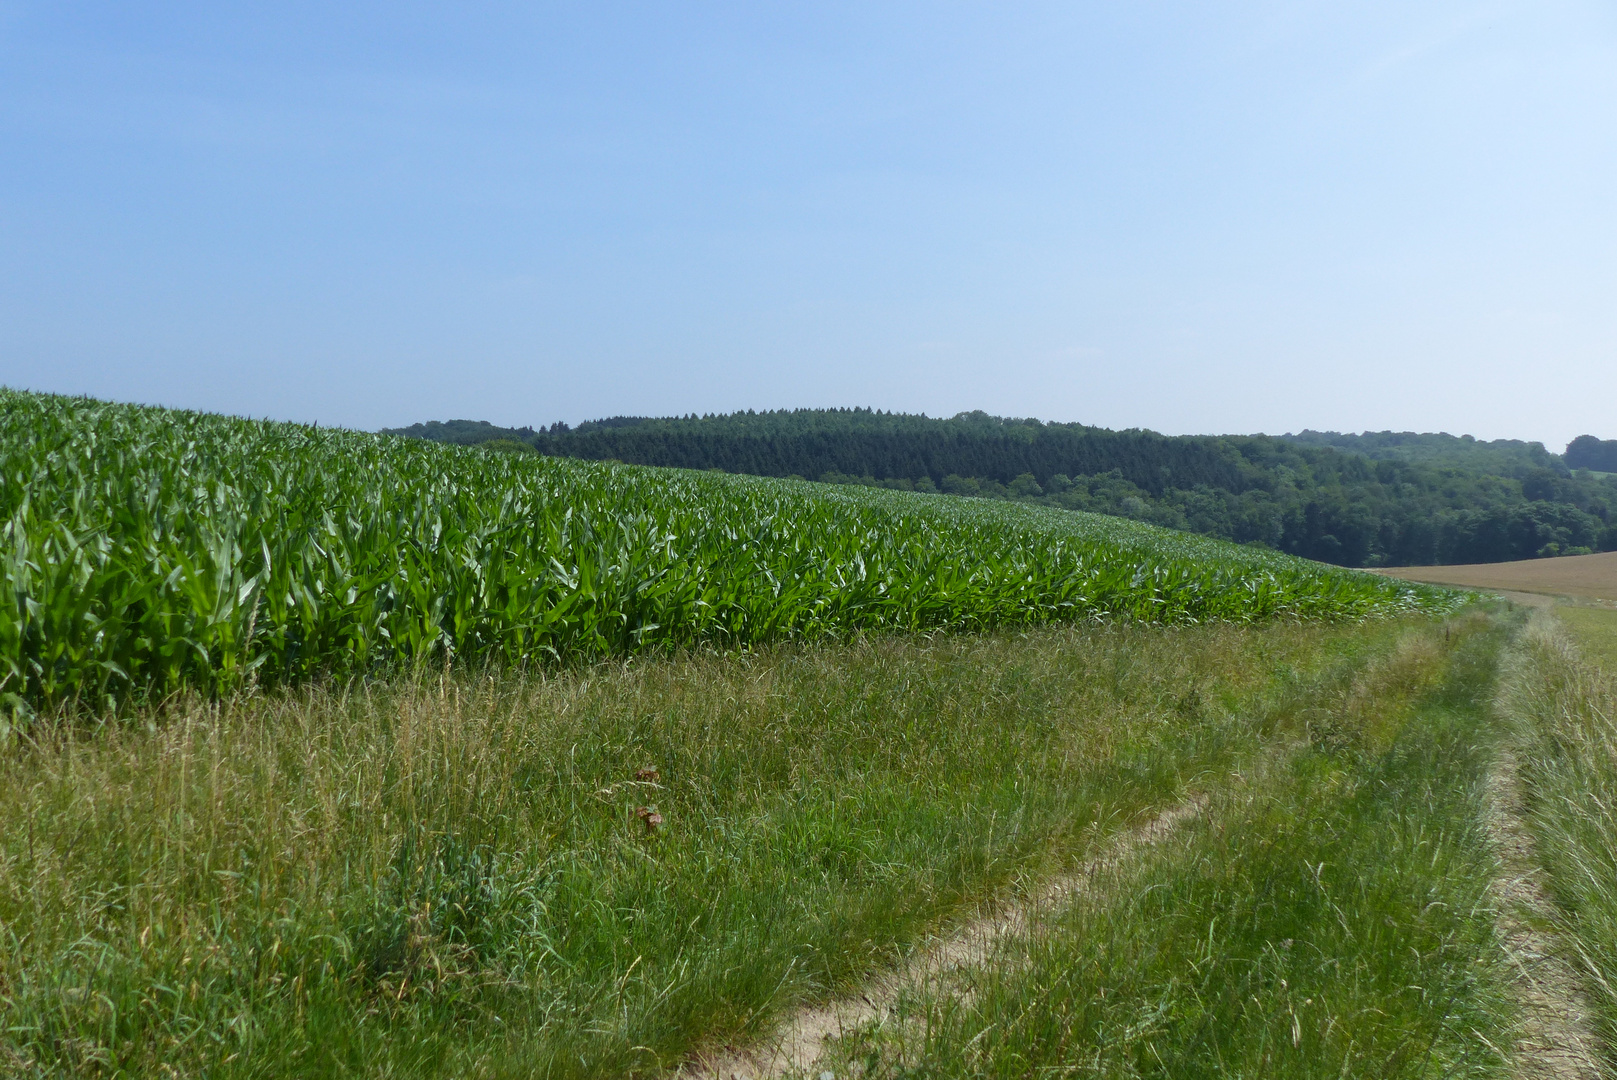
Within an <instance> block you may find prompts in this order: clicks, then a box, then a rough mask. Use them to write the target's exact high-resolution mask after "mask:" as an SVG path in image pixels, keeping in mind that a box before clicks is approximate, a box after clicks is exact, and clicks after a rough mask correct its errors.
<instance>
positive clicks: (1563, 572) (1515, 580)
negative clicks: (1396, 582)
mask: <svg viewBox="0 0 1617 1080" xmlns="http://www.w3.org/2000/svg"><path fill="white" fill-rule="evenodd" d="M1377 573H1380V574H1384V575H1386V576H1387V577H1396V578H1404V579H1405V580H1408V581H1424V582H1429V583H1431V584H1435V585H1463V586H1467V587H1469V588H1473V589H1491V590H1496V591H1506V590H1508V591H1514V592H1522V593H1538V594H1544V595H1550V596H1571V597H1580V598H1583V599H1589V600H1609V601H1617V551H1603V552H1601V553H1599V554H1598V555H1563V556H1560V557H1558V558H1553V559H1523V560H1520V561H1518V562H1503V563H1470V564H1465V565H1461V566H1389V567H1386V568H1383V569H1381V570H1379V571H1377Z"/></svg>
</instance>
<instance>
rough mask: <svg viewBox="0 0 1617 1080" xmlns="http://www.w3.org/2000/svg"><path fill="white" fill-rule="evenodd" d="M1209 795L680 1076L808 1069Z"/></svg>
mask: <svg viewBox="0 0 1617 1080" xmlns="http://www.w3.org/2000/svg"><path fill="white" fill-rule="evenodd" d="M1206 806H1207V798H1206V796H1204V795H1197V796H1194V797H1192V798H1190V799H1187V800H1185V801H1184V802H1182V803H1178V804H1177V805H1175V806H1172V807H1169V808H1168V809H1166V810H1163V811H1161V812H1160V813H1158V814H1156V815H1154V816H1153V817H1150V818H1148V819H1147V820H1145V821H1143V822H1141V823H1140V824H1138V825H1135V826H1133V827H1131V828H1129V829H1126V830H1124V831H1123V832H1121V833H1120V834H1118V835H1117V836H1115V837H1113V838H1112V840H1111V842H1110V843H1108V844H1107V845H1106V847H1105V849H1104V850H1103V851H1101V852H1100V853H1099V854H1097V855H1095V856H1094V857H1093V858H1091V859H1089V860H1088V861H1087V862H1085V863H1084V864H1083V865H1082V866H1080V867H1079V868H1078V869H1076V870H1074V871H1072V872H1070V873H1066V874H1062V875H1060V876H1059V877H1056V878H1053V879H1052V880H1050V881H1048V882H1046V883H1045V885H1044V886H1043V887H1042V888H1041V889H1039V890H1038V891H1037V892H1036V893H1035V894H1033V895H1032V896H1030V897H1028V898H1026V899H1024V900H1020V901H1017V902H1014V903H1011V904H1008V905H1006V906H1004V907H1002V908H1000V909H998V910H997V911H995V912H993V913H992V914H989V915H985V916H983V917H981V918H977V919H973V920H971V921H970V922H967V923H965V924H964V925H962V926H960V927H957V928H956V929H955V931H954V932H953V933H952V934H950V935H949V936H948V937H947V938H944V939H942V940H939V941H936V942H934V943H932V944H931V945H929V946H927V947H925V948H923V949H920V950H918V951H917V952H916V953H915V954H914V955H913V956H912V957H911V958H910V959H909V960H908V961H907V962H906V963H904V964H903V965H902V966H901V967H900V968H898V969H897V970H896V971H893V972H890V973H888V974H886V975H883V976H880V977H878V978H876V979H874V980H872V981H871V982H870V983H868V984H866V985H865V986H864V987H863V988H862V989H861V990H860V991H858V992H857V993H854V994H850V995H848V996H846V997H842V998H839V999H837V1000H835V1001H832V1002H830V1003H828V1004H824V1005H816V1006H809V1007H805V1008H801V1009H798V1010H797V1011H795V1012H794V1013H792V1014H791V1015H790V1016H788V1017H787V1018H786V1020H784V1021H783V1022H782V1023H781V1024H780V1025H779V1026H778V1027H776V1029H775V1030H774V1032H773V1033H772V1034H771V1035H770V1036H769V1037H767V1038H766V1039H764V1040H762V1041H761V1042H759V1043H758V1044H757V1045H755V1046H752V1047H749V1048H745V1049H737V1048H730V1047H727V1048H725V1050H724V1051H723V1052H721V1053H717V1054H710V1055H704V1056H700V1057H698V1058H697V1059H695V1060H693V1061H691V1062H690V1063H688V1064H687V1065H686V1066H685V1067H683V1068H682V1069H680V1071H679V1072H678V1074H677V1076H678V1077H680V1078H683V1080H766V1078H772V1077H780V1076H790V1075H795V1074H799V1073H803V1072H806V1071H807V1070H808V1069H810V1068H811V1067H812V1066H813V1065H814V1063H815V1062H816V1061H818V1060H819V1059H820V1057H821V1055H822V1054H823V1053H824V1052H825V1050H826V1049H827V1048H828V1044H829V1043H830V1042H831V1040H833V1039H835V1038H837V1037H838V1036H839V1035H841V1034H842V1033H844V1032H847V1031H853V1030H856V1029H859V1028H862V1027H865V1026H868V1025H869V1024H871V1023H873V1022H879V1021H881V1020H883V1019H885V1018H886V1017H887V1016H888V1014H889V1013H890V1012H891V1011H892V1009H893V1006H894V1005H895V1004H896V1003H897V1001H898V998H899V996H900V995H901V994H903V993H904V992H905V991H908V990H913V989H917V988H919V987H921V986H923V985H925V984H926V983H927V982H929V981H933V980H937V979H941V978H945V977H947V976H948V975H949V974H950V973H952V972H956V971H959V970H961V969H964V968H971V967H977V966H980V965H982V964H984V963H986V962H987V961H988V960H989V959H990V958H991V957H992V955H993V952H994V949H995V947H996V946H997V945H998V943H999V942H1001V941H1003V940H1005V939H1006V938H1009V937H1012V936H1015V935H1018V934H1021V933H1024V932H1026V931H1027V930H1028V929H1029V927H1030V926H1031V925H1032V923H1033V922H1034V921H1035V920H1037V919H1038V918H1040V917H1042V916H1046V915H1049V914H1051V913H1053V912H1056V911H1059V910H1061V909H1062V908H1064V907H1066V906H1067V905H1068V904H1070V903H1072V902H1073V901H1075V900H1077V899H1079V898H1080V897H1082V896H1084V895H1086V894H1087V893H1089V892H1090V891H1091V889H1092V887H1093V884H1094V882H1095V881H1096V880H1097V878H1100V877H1101V876H1102V875H1103V874H1105V873H1106V872H1108V871H1111V870H1115V869H1116V868H1117V867H1118V866H1119V864H1121V863H1122V862H1124V861H1125V860H1126V859H1127V858H1128V857H1129V856H1130V855H1131V854H1133V853H1134V852H1136V851H1139V850H1141V849H1143V848H1146V847H1150V846H1151V845H1153V844H1157V843H1160V842H1161V841H1163V840H1165V839H1166V838H1167V837H1168V836H1169V835H1171V834H1172V833H1173V832H1174V831H1175V830H1176V829H1178V828H1179V827H1180V826H1181V825H1183V824H1184V823H1185V822H1187V821H1189V820H1190V819H1191V818H1194V817H1196V816H1197V815H1199V814H1200V813H1201V812H1202V811H1203V810H1204V809H1205V808H1206Z"/></svg>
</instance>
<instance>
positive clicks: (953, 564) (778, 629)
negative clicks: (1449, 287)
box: [0, 389, 1457, 739]
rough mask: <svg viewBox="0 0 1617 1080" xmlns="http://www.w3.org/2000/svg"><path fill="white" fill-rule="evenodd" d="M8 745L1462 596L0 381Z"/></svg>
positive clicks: (1177, 542)
mask: <svg viewBox="0 0 1617 1080" xmlns="http://www.w3.org/2000/svg"><path fill="white" fill-rule="evenodd" d="M0 574H3V576H4V580H5V583H6V592H5V595H4V597H3V598H0V739H3V736H4V730H3V729H4V727H5V725H6V724H8V723H14V722H16V721H17V720H18V719H19V718H21V719H22V720H24V721H26V719H27V717H28V716H30V715H31V714H32V713H34V712H35V711H42V712H44V713H46V714H52V713H57V714H60V713H61V712H63V711H70V712H76V713H79V714H84V713H92V714H105V713H109V712H113V711H116V710H118V709H122V708H125V707H127V705H128V704H129V702H131V701H134V702H136V703H139V702H141V701H146V702H158V701H161V700H163V699H165V698H167V697H168V696H170V695H173V694H176V693H182V692H185V691H199V692H202V693H204V694H205V695H218V694H224V693H229V692H232V691H235V690H239V689H242V688H244V687H250V686H253V685H259V686H270V685H289V684H293V683H295V682H297V681H299V680H301V679H305V678H309V677H319V676H344V675H354V674H357V675H366V676H376V675H381V674H390V675H398V674H400V673H403V674H408V673H410V671H411V670H412V669H414V668H419V667H421V666H422V665H427V666H433V667H441V666H443V664H444V663H446V662H451V661H452V662H453V663H454V664H456V665H459V666H462V667H466V666H475V667H485V666H498V667H503V668H507V669H510V668H520V667H524V666H528V667H531V666H535V665H550V664H553V663H555V662H556V661H558V660H561V661H568V662H573V661H588V660H591V659H595V658H600V657H605V656H622V655H629V654H635V653H643V652H646V651H666V650H669V649H675V648H681V647H688V646H693V645H701V646H717V647H720V648H746V647H751V646H753V645H757V644H760V643H766V642H771V641H779V640H790V639H814V638H824V637H847V636H850V635H855V634H858V633H861V632H868V631H876V630H888V631H917V630H928V629H933V628H940V627H946V628H951V629H958V630H982V629H987V628H993V627H1015V626H1025V625H1039V624H1048V623H1061V622H1082V621H1092V620H1101V619H1106V620H1128V621H1133V622H1151V623H1193V622H1207V621H1233V622H1251V621H1262V620H1266V619H1274V618H1281V619H1285V618H1310V617H1323V618H1347V619H1353V618H1360V617H1365V616H1369V615H1386V614H1397V613H1401V612H1407V611H1412V610H1428V611H1442V610H1447V609H1448V608H1451V607H1452V606H1453V605H1454V604H1455V603H1456V602H1457V601H1456V599H1455V597H1454V596H1453V595H1451V594H1449V593H1446V592H1444V591H1442V590H1438V589H1432V588H1428V587H1426V586H1418V585H1411V584H1408V583H1405V582H1398V581H1392V580H1389V579H1384V578H1378V577H1375V576H1373V575H1369V574H1361V573H1356V572H1353V571H1347V570H1340V569H1337V568H1334V567H1328V566H1324V565H1322V564H1319V563H1311V562H1307V561H1305V560H1301V559H1294V558H1289V557H1286V556H1282V555H1278V554H1275V553H1273V552H1268V551H1260V550H1255V549H1252V548H1243V547H1237V546H1235V545H1232V544H1225V543H1220V542H1218V541H1213V540H1208V539H1205V538H1201V537H1194V536H1189V535H1187V534H1183V533H1175V532H1172V531H1169V530H1165V529H1157V528H1153V527H1151V526H1147V525H1140V524H1135V523H1132V522H1125V521H1122V520H1120V519H1117V518H1107V517H1100V516H1097V515H1091V514H1079V513H1073V512H1068V511H1063V510H1055V509H1050V508H1045V507H1035V506H1027V505H1020V504H1013V503H993V502H987V501H983V500H975V499H957V498H949V497H946V496H928V495H916V494H910V493H904V492H886V491H866V490H855V489H844V488H835V489H833V488H830V487H827V486H825V485H818V484H807V483H802V482H795V481H786V480H767V479H760V478H756V477H741V476H723V475H709V474H701V473H692V472H683V471H679V470H671V469H647V468H637V467H631V466H617V465H607V464H592V463H585V462H577V461H567V460H557V459H540V458H535V457H532V456H523V455H510V454H501V453H499V452H496V451H485V450H476V449H463V448H456V447H448V446H440V445H434V444H430V443H426V442H423V441H419V440H406V439H394V438H386V437H381V436H375V435H366V434H362V433H358V432H348V431H340V430H326V429H315V428H309V427H302V426H298V425H293V424H277V423H269V422H262V421H249V420H240V419H233V418H229V417H221V416H208V415H200V414H195V413H183V412H175V411H170V410H163V409H152V408H142V407H136V406H124V405H109V404H104V403H100V402H94V401H89V400H85V399H69V398H61V397H49V396H44V395H37V394H25V393H19V392H16V391H10V390H4V389H0Z"/></svg>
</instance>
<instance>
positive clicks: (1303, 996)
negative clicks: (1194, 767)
mask: <svg viewBox="0 0 1617 1080" xmlns="http://www.w3.org/2000/svg"><path fill="white" fill-rule="evenodd" d="M1451 630H1458V631H1459V632H1458V633H1456V634H1455V635H1454V636H1453V637H1451V638H1450V640H1449V641H1447V642H1445V639H1444V633H1443V630H1442V629H1441V628H1439V629H1438V630H1437V631H1436V633H1435V634H1434V633H1433V632H1432V631H1431V630H1422V631H1419V632H1415V633H1412V634H1411V635H1410V636H1409V637H1407V638H1406V639H1405V640H1404V641H1403V642H1402V644H1401V646H1400V647H1399V648H1398V649H1397V650H1396V651H1394V652H1392V653H1391V654H1388V655H1386V656H1384V657H1382V658H1380V659H1378V660H1377V661H1376V662H1374V663H1371V664H1370V665H1368V666H1367V667H1365V668H1364V669H1362V670H1361V671H1360V672H1358V673H1357V674H1356V675H1355V676H1354V677H1352V678H1350V679H1347V680H1345V681H1344V682H1342V683H1341V684H1340V686H1339V687H1338V689H1337V692H1336V693H1334V694H1332V695H1330V697H1329V698H1328V699H1327V701H1326V702H1325V703H1323V704H1322V705H1320V706H1318V707H1314V708H1310V709H1306V710H1302V711H1300V712H1298V713H1296V714H1295V715H1294V717H1293V721H1294V723H1293V724H1292V725H1289V730H1290V732H1291V734H1292V736H1293V737H1295V738H1299V739H1300V745H1299V746H1298V748H1297V749H1295V751H1294V752H1293V753H1292V754H1290V755H1282V756H1281V757H1280V758H1278V759H1277V760H1275V761H1274V762H1273V766H1272V768H1270V769H1268V770H1267V771H1265V770H1262V769H1254V770H1252V771H1251V772H1249V774H1248V775H1247V777H1246V782H1245V783H1242V784H1236V785H1232V786H1231V787H1229V788H1228V789H1226V790H1225V791H1223V792H1222V793H1220V794H1219V795H1217V796H1215V798H1214V802H1213V805H1212V807H1211V809H1210V811H1209V813H1208V814H1207V815H1206V817H1205V819H1204V820H1203V821H1202V822H1200V823H1199V824H1198V825H1195V826H1192V827H1188V828H1186V829H1185V830H1183V831H1182V832H1181V833H1179V834H1178V835H1177V836H1176V838H1174V839H1172V840H1170V841H1169V842H1167V843H1165V844H1163V845H1161V846H1160V847H1158V848H1156V849H1153V850H1152V851H1150V852H1144V853H1141V854H1140V855H1139V856H1138V859H1137V861H1134V862H1132V863H1130V864H1128V865H1126V866H1125V867H1123V868H1122V869H1121V870H1119V871H1117V872H1116V873H1114V874H1113V875H1111V876H1107V877H1104V878H1103V879H1102V880H1100V881H1097V882H1096V884H1095V887H1094V888H1093V890H1092V891H1091V892H1090V893H1089V895H1088V897H1087V898H1086V899H1083V900H1081V901H1080V902H1079V903H1077V904H1075V905H1074V906H1073V907H1072V908H1071V909H1070V910H1069V911H1068V912H1067V913H1066V914H1065V915H1064V916H1063V917H1060V918H1057V919H1055V920H1054V921H1053V923H1052V924H1051V925H1048V926H1045V927H1042V928H1040V929H1039V930H1038V931H1037V932H1035V933H1032V934H1030V935H1028V936H1026V937H1023V938H1020V939H1017V940H1014V941H1012V942H1011V943H1009V944H1008V945H1007V946H1006V948H1005V949H1004V951H1003V953H1002V954H1001V955H1000V956H998V957H996V963H994V964H991V965H987V966H986V967H985V969H984V970H980V971H975V972H973V973H971V974H969V975H968V976H967V977H965V978H964V979H963V980H962V981H961V982H960V983H959V984H957V985H945V986H943V987H941V988H940V987H933V988H931V989H930V990H928V991H926V992H923V993H917V994H915V995H912V996H911V997H910V998H909V999H908V1000H906V1001H905V1003H904V1004H903V1005H902V1006H901V1008H900V1010H899V1015H898V1017H897V1018H895V1020H894V1021H893V1022H892V1023H890V1024H888V1025H886V1026H884V1027H882V1028H879V1029H872V1030H868V1031H865V1032H862V1033H857V1034H856V1035H855V1036H853V1037H850V1038H847V1039H845V1040H843V1044H842V1046H841V1047H840V1051H839V1053H840V1055H841V1058H842V1060H841V1061H840V1063H839V1064H840V1066H841V1068H839V1073H840V1071H842V1069H845V1068H846V1067H847V1066H848V1065H849V1064H850V1063H851V1064H853V1065H855V1066H856V1067H858V1068H860V1069H862V1070H863V1075H866V1076H983V1077H991V1076H1006V1077H1010V1076H1016V1077H1025V1076H1047V1075H1048V1076H1093V1077H1108V1078H1114V1077H1115V1078H1135V1077H1163V1078H1168V1077H1172V1078H1174V1080H1188V1078H1194V1077H1208V1078H1212V1077H1277V1078H1278V1077H1286V1078H1294V1077H1296V1078H1305V1077H1330V1078H1337V1077H1343V1076H1353V1077H1361V1076H1376V1077H1434V1078H1435V1077H1439V1076H1443V1077H1456V1076H1461V1077H1463V1076H1495V1075H1502V1071H1503V1065H1504V1061H1503V1059H1502V1057H1501V1055H1500V1053H1499V1051H1498V1049H1496V1048H1508V1046H1509V1045H1510V1035H1509V1032H1510V1027H1511V1023H1512V1006H1511V1004H1510V1001H1509V999H1508V997H1507V996H1506V995H1505V994H1504V993H1503V992H1502V990H1501V986H1502V985H1503V978H1502V960H1501V956H1500V951H1499V948H1498V945H1497V942H1496V941H1495V939H1494V932H1493V912H1492V910H1491V908H1490V906H1489V904H1490V901H1489V895H1490V894H1489V892H1488V882H1489V880H1490V877H1491V873H1492V870H1493V862H1492V858H1491V855H1490V852H1489V849H1488V841H1487V837H1486V834H1485V832H1484V830H1483V828H1482V826H1481V824H1480V822H1481V813H1482V807H1483V790H1482V789H1483V781H1484V778H1485V775H1486V771H1487V764H1488V762H1489V760H1490V753H1489V749H1488V747H1489V739H1488V737H1487V735H1486V729H1485V726H1484V724H1485V714H1486V707H1487V704H1488V700H1489V697H1490V694H1491V687H1492V673H1493V670H1494V656H1495V654H1496V652H1497V651H1498V649H1499V647H1500V644H1501V637H1502V633H1503V632H1502V631H1501V630H1500V629H1499V628H1497V627H1492V626H1489V625H1487V624H1486V623H1481V622H1475V621H1468V622H1466V623H1463V624H1461V625H1460V626H1459V627H1455V628H1451Z"/></svg>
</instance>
